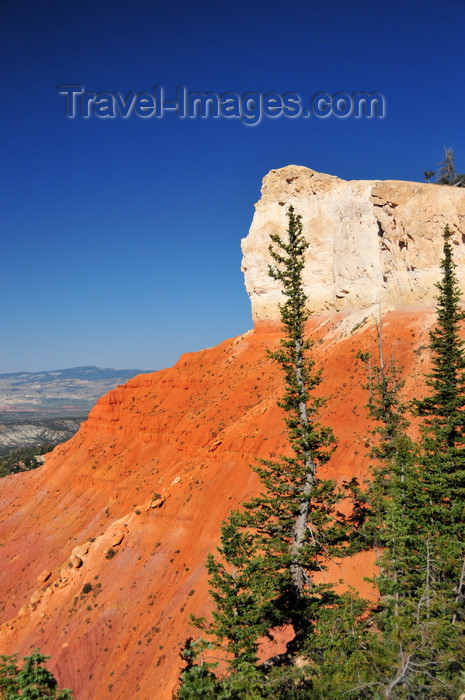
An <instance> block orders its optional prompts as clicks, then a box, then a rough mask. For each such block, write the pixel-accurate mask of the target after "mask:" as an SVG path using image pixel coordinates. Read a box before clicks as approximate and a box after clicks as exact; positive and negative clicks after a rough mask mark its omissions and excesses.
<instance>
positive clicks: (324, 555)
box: [179, 207, 363, 699]
mask: <svg viewBox="0 0 465 700" xmlns="http://www.w3.org/2000/svg"><path fill="white" fill-rule="evenodd" d="M288 219H289V225H288V230H287V239H286V240H282V239H281V237H280V236H278V235H272V236H271V240H272V244H271V245H270V253H271V256H272V259H273V261H274V263H275V264H274V266H271V267H270V270H269V273H270V275H271V276H272V277H273V278H274V279H276V280H277V281H278V282H280V284H281V289H282V292H283V295H284V297H285V302H284V303H283V304H282V305H280V314H281V322H282V326H283V331H284V337H283V339H282V340H281V342H280V347H279V349H278V350H276V351H273V352H269V355H270V357H272V358H273V359H274V360H275V361H277V362H278V363H279V364H280V365H281V368H282V370H283V373H284V380H285V393H284V396H283V397H282V399H281V400H280V401H279V402H278V405H279V406H280V407H281V408H282V409H283V410H284V412H285V423H286V426H287V429H288V438H289V444H290V451H291V455H283V456H281V457H280V458H279V459H277V460H260V462H259V463H258V465H257V466H255V467H254V469H255V471H256V472H257V473H258V475H259V477H260V480H261V483H262V489H263V490H262V493H261V494H260V495H259V496H257V497H256V498H254V499H252V500H251V501H249V502H247V503H245V504H243V508H242V509H241V511H236V512H233V513H232V514H231V515H230V517H229V519H228V520H227V521H226V522H225V523H224V524H223V527H222V535H221V547H220V548H219V555H220V556H219V557H213V556H210V557H209V559H208V571H209V574H210V586H211V594H212V597H213V600H214V603H215V606H216V609H215V610H214V612H213V622H212V623H211V624H209V625H207V624H206V623H205V621H201V620H197V621H196V622H197V625H198V626H201V627H202V626H203V628H204V630H205V631H206V633H207V634H209V635H211V636H212V637H213V638H214V640H215V641H214V644H215V645H216V646H217V647H218V648H222V649H224V650H225V651H227V652H228V653H229V662H228V665H227V670H226V676H225V677H224V678H223V681H222V685H221V687H222V689H223V692H226V688H229V690H228V691H227V692H230V693H231V694H229V695H228V694H225V695H220V694H218V693H219V690H218V687H217V688H216V691H215V692H216V693H217V694H218V697H231V698H232V697H238V698H246V697H249V695H247V694H246V693H248V692H250V687H251V686H253V687H255V684H256V682H257V673H258V674H259V678H260V679H261V680H260V684H259V685H260V688H261V691H260V692H258V691H255V695H253V694H252V695H250V697H253V698H260V697H273V698H279V697H283V698H289V699H290V698H292V697H310V696H309V695H308V693H309V692H310V688H311V687H313V684H314V683H313V681H314V679H315V677H317V675H318V671H317V666H318V664H324V662H325V658H326V657H325V654H326V649H325V644H324V643H323V640H322V638H321V636H318V634H317V633H315V630H316V626H317V624H318V621H319V620H322V621H324V625H326V628H327V629H328V630H329V629H330V628H331V629H332V632H331V633H334V625H332V623H331V619H333V618H334V619H335V618H336V617H337V615H338V608H339V607H340V606H343V605H344V604H345V603H346V602H347V598H348V597H347V596H340V595H337V594H336V593H335V591H334V587H333V585H331V584H328V583H323V582H321V573H322V572H323V571H324V569H325V568H326V565H327V563H328V562H329V561H330V560H331V559H333V558H334V557H336V556H341V555H342V554H344V553H345V547H346V542H347V532H348V523H347V521H346V518H345V517H344V516H343V515H342V514H341V513H339V512H338V510H337V504H338V503H339V501H340V500H341V499H342V498H343V495H344V494H343V493H342V492H341V491H340V490H339V489H338V488H337V487H336V485H335V483H334V482H333V481H332V480H327V479H321V478H320V477H319V475H318V469H319V467H320V466H321V465H322V464H324V463H326V462H327V460H328V459H329V457H330V455H331V452H332V449H333V444H334V437H333V434H332V432H331V430H330V429H329V428H326V427H323V426H321V425H320V424H319V423H318V421H317V418H316V416H317V413H318V410H319V408H320V407H321V406H322V404H323V403H324V401H323V399H321V398H317V397H315V396H314V395H313V393H312V392H313V390H314V389H315V388H316V387H317V386H318V385H319V384H320V382H321V373H320V371H319V370H316V369H315V366H314V361H313V360H312V359H311V357H309V351H310V350H311V343H310V342H309V341H308V340H306V339H305V323H306V321H307V319H308V311H307V309H306V301H307V298H306V296H305V293H304V291H303V284H302V270H303V267H304V253H305V250H306V248H307V246H308V243H307V242H306V240H305V238H304V237H303V234H302V223H301V218H300V217H299V216H297V215H295V213H294V209H293V207H290V208H289V210H288ZM315 574H317V577H315ZM349 597H350V598H351V600H353V596H349ZM358 607H359V611H360V605H359V606H358ZM362 607H363V606H362ZM284 625H287V626H290V627H291V628H292V629H293V631H294V636H293V638H292V640H291V641H290V642H289V643H288V645H287V648H286V651H285V652H283V653H282V654H278V655H276V656H275V657H273V658H272V659H269V660H268V661H266V662H264V663H262V664H258V644H259V641H260V640H261V639H263V638H264V637H265V636H269V637H272V634H273V630H274V629H275V628H277V627H282V626H284ZM324 625H323V626H324ZM331 625H332V627H331ZM342 641H343V640H342ZM335 646H339V647H340V646H341V639H340V638H338V637H333V641H332V642H331V643H329V644H328V649H331V650H332V651H333V652H334V648H335ZM298 656H306V657H307V658H308V662H307V664H305V665H304V666H303V667H302V668H298V667H297V666H296V665H295V661H296V659H297V657H298ZM283 666H284V668H283ZM278 667H280V668H278ZM198 674H199V670H198V668H196V669H194V668H193V666H192V664H191V665H190V667H189V668H188V669H186V670H185V671H184V673H183V674H182V685H181V689H180V692H179V697H180V698H188V697H190V696H189V694H188V693H189V692H190V688H191V687H192V683H193V682H197V681H198ZM234 684H236V690H235V691H233V690H232V685H234ZM237 684H239V686H238V685H237ZM237 688H242V690H237ZM280 688H281V690H280ZM235 692H236V693H238V694H234V693H235ZM315 692H316V691H315ZM322 692H323V691H322ZM281 693H282V694H281ZM315 697H320V695H318V696H316V695H315ZM321 697H324V694H323V695H321ZM334 697H336V696H334Z"/></svg>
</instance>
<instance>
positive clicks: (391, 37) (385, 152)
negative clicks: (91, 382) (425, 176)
mask: <svg viewBox="0 0 465 700" xmlns="http://www.w3.org/2000/svg"><path fill="white" fill-rule="evenodd" d="M0 27H1V29H0V31H1V41H0V69H1V71H2V106H1V125H2V128H1V135H0V138H1V141H2V150H1V153H2V184H1V190H0V198H1V205H2V216H1V224H0V229H1V233H0V235H1V256H0V294H1V300H2V304H1V308H2V311H3V313H2V323H1V334H2V336H1V337H2V342H1V344H0V372H13V371H19V370H29V371H36V370H43V369H56V368H63V367H70V366H74V365H90V364H96V365H99V366H111V367H119V368H123V367H131V368H134V367H138V368H141V369H150V368H152V369H159V368H162V367H166V366H169V365H171V364H173V363H174V362H175V361H176V360H177V358H178V357H179V355H180V354H181V353H183V352H191V351H195V350H198V349H201V348H203V347H208V346H211V345H215V344H216V343H218V342H220V341H221V340H223V339H224V338H227V337H231V336H235V335H238V334H240V333H243V332H245V331H246V330H248V329H249V328H251V326H252V323H251V314H250V304H249V300H248V297H247V295H246V292H245V289H244V284H243V277H242V274H241V272H240V263H241V252H240V239H241V238H243V237H244V236H245V235H246V234H247V231H248V228H249V226H250V223H251V220H252V216H253V204H254V203H255V202H256V201H257V200H258V199H259V196H260V186H261V180H262V178H263V177H264V175H265V174H266V173H267V172H268V171H269V170H270V169H272V168H279V167H282V166H285V165H288V164H291V163H297V164H300V165H306V166H308V167H311V168H313V169H315V170H318V171H321V172H326V173H331V174H333V175H337V176H339V177H342V178H345V179H396V180H421V179H422V173H423V171H424V170H427V169H433V170H434V169H435V167H436V166H437V163H438V162H439V161H440V159H441V155H442V152H443V148H444V146H448V147H453V148H454V150H455V154H456V165H457V170H458V171H460V172H465V137H464V114H465V82H464V60H465V48H464V47H465V43H464V41H463V30H464V28H465V3H464V2H463V0H445V2H443V3H438V2H437V1H436V0H435V1H434V2H432V1H431V0H421V2H420V1H418V0H409V2H405V0H403V1H402V2H401V1H400V0H389V2H386V1H385V0H377V1H376V2H373V1H372V2H365V1H364V2H362V1H361V0H358V1H357V0H354V1H353V2H350V3H348V2H347V0H326V2H324V3H323V2H321V1H320V0H319V1H318V2H314V1H313V0H306V1H302V2H300V1H294V0H289V1H288V2H286V3H284V2H282V0H279V2H277V1H275V0H267V2H262V1H261V0H260V1H257V2H254V1H253V0H249V1H248V2H242V1H241V0H239V1H237V2H234V3H232V2H221V1H220V0H216V1H215V2H207V1H204V0H196V2H190V1H186V0H184V1H183V2H181V1H176V0H171V1H170V2H165V1H164V0H162V1H160V2H154V1H152V2H149V1H148V0H132V2H128V1H125V2H122V1H120V0H99V1H98V2H96V1H95V0H73V1H72V2H71V1H66V2H63V0H41V1H40V2H37V0H2V2H1V5H0ZM71 84H77V85H82V86H83V87H84V88H85V89H86V90H87V91H89V92H95V93H102V92H110V93H116V92H119V93H122V94H123V95H126V94H127V93H129V92H136V93H139V92H149V93H150V92H153V89H154V86H155V85H163V86H164V88H165V91H166V93H167V94H168V96H169V95H170V94H171V95H172V96H173V97H174V95H175V91H176V87H177V86H178V85H185V86H186V87H187V88H188V89H189V90H190V91H199V92H207V91H211V92H216V93H219V94H222V93H225V92H228V91H230V92H235V93H237V94H239V95H243V94H244V93H247V92H252V91H255V92H260V93H262V94H265V93H268V92H274V93H279V94H284V93H287V92H295V93H297V94H299V95H300V96H301V97H302V100H303V101H307V102H309V101H310V98H311V97H312V96H313V95H314V94H316V93H319V92H326V93H329V94H333V93H336V92H344V93H349V94H351V93H353V92H357V91H367V92H380V93H382V94H383V96H384V97H385V100H386V105H387V110H386V117H385V118H384V119H373V120H366V119H361V120H355V119H352V118H347V119H337V118H335V117H330V118H328V119H317V118H310V119H299V118H297V119H292V118H287V117H284V116H283V117H280V118H278V119H271V118H265V119H263V120H262V122H261V123H260V124H258V125H256V126H246V125H244V124H243V123H242V122H241V120H237V119H229V120H228V119H211V118H210V119H205V120H202V119H184V120H183V119H179V118H177V117H176V115H175V114H166V115H165V116H164V118H163V119H153V118H149V119H142V118H139V117H137V116H136V115H135V114H133V115H132V116H131V117H130V118H128V119H122V118H116V119H99V118H96V117H95V116H93V117H91V118H89V119H82V118H76V119H67V118H66V114H65V98H64V96H62V95H59V94H58V92H57V86H59V85H71Z"/></svg>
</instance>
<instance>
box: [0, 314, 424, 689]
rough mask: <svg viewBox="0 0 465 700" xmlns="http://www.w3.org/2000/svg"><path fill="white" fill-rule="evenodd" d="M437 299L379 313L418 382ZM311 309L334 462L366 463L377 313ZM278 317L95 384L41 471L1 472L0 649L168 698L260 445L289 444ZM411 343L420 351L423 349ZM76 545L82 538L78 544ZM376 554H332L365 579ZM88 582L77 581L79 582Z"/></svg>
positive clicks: (339, 472)
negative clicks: (98, 389)
mask: <svg viewBox="0 0 465 700" xmlns="http://www.w3.org/2000/svg"><path fill="white" fill-rule="evenodd" d="M432 320H433V315H432V313H431V311H430V310H426V311H416V312H413V311H405V312H399V311H397V312H392V313H389V314H387V315H386V317H385V319H384V339H385V345H386V350H385V351H386V353H390V352H392V351H393V350H394V351H395V355H396V358H397V359H398V361H399V363H400V364H401V365H402V366H404V367H405V377H406V379H407V384H406V391H407V392H408V393H409V394H413V393H415V394H416V393H418V389H419V386H420V385H421V376H422V372H423V368H424V367H425V366H426V362H427V360H426V354H427V351H426V349H425V347H424V346H426V345H427V333H426V330H427V329H426V327H427V326H429V325H430V324H431V322H432ZM355 326H356V324H355V323H354V321H353V318H352V317H351V316H348V315H344V314H332V315H328V316H319V317H315V318H313V319H312V320H311V321H310V323H309V332H310V333H311V335H312V337H313V338H315V340H316V344H315V350H314V353H315V357H316V360H317V363H318V365H319V366H320V365H321V366H322V367H323V371H324V382H323V385H322V387H321V391H322V393H323V394H324V395H326V396H329V395H330V396H331V399H330V400H329V401H328V403H327V405H326V407H325V409H324V410H323V412H322V416H321V418H322V420H323V422H326V423H329V424H330V425H331V426H332V427H333V429H334V431H335V433H336V436H337V438H338V448H337V450H336V452H335V454H334V457H333V459H332V461H331V462H330V464H329V465H327V466H326V467H325V473H326V474H329V475H332V476H334V477H335V478H337V479H339V480H342V479H348V478H350V477H352V476H353V475H354V474H355V475H358V476H363V475H364V474H366V472H367V464H368V462H367V459H366V456H365V455H366V452H367V445H368V443H367V439H369V435H368V423H367V420H366V411H365V409H364V405H365V403H366V399H367V396H366V392H365V391H364V390H363V389H362V388H361V383H362V382H364V381H365V373H364V367H363V366H362V363H361V362H360V361H356V359H355V354H356V352H357V350H363V351H366V350H371V351H372V352H376V349H375V346H376V341H375V332H374V327H373V324H372V322H371V321H370V319H367V320H366V321H365V322H364V323H363V324H362V325H361V326H360V327H358V328H356V327H355ZM278 338H279V331H278V330H277V328H276V327H272V326H265V325H258V326H257V327H256V329H255V330H254V331H253V332H252V331H251V332H249V333H246V334H245V335H243V336H240V337H239V338H236V339H232V340H227V341H224V342H223V343H221V344H220V345H218V346H217V347H215V348H211V349H209V350H204V351H202V352H198V353H195V354H188V355H183V356H182V357H181V359H180V360H179V362H178V363H177V364H176V365H175V366H174V367H172V368H171V369H167V370H163V371H160V372H155V373H153V374H151V375H141V376H139V377H136V378H134V379H133V380H131V381H130V382H128V383H127V384H126V385H124V386H122V387H118V388H117V389H115V390H114V391H111V392H110V393H109V394H108V395H107V396H105V397H103V398H102V399H100V401H99V402H98V403H97V405H96V407H95V408H94V410H93V411H92V413H91V415H90V417H89V419H88V420H87V422H86V423H85V424H83V426H82V428H81V430H80V431H79V432H78V433H77V434H76V435H75V436H74V438H72V439H71V440H70V441H69V442H67V443H66V444H64V445H61V446H59V447H58V448H56V449H55V450H54V452H53V453H52V454H51V455H50V456H49V457H48V458H47V460H46V462H45V464H44V466H43V467H41V468H39V469H38V470H36V471H35V472H29V473H23V474H20V475H15V476H12V477H7V478H5V479H2V480H1V481H0V491H1V496H0V506H1V507H0V514H1V515H0V543H1V546H0V555H1V566H0V593H1V596H0V601H1V603H0V615H1V617H0V620H1V626H0V653H13V652H18V653H19V654H20V655H22V654H27V653H29V652H30V650H31V649H32V648H33V647H36V646H38V647H40V649H41V650H42V651H43V653H46V654H51V655H52V659H51V661H50V664H49V666H50V668H51V670H53V671H54V672H55V674H56V675H57V677H58V678H59V681H60V684H62V685H64V686H68V687H71V688H73V689H74V692H75V695H74V697H75V699H76V700H102V699H103V698H115V699H116V700H117V699H123V698H124V699H125V700H127V699H128V698H135V699H141V700H154V699H156V700H165V699H166V700H168V698H170V697H171V693H172V690H173V688H174V687H175V685H176V679H177V675H178V669H179V656H178V655H179V649H180V646H181V645H182V643H183V641H184V640H185V638H186V637H187V636H189V634H192V630H191V628H189V625H188V617H189V614H190V613H195V614H206V613H208V610H209V607H210V601H209V597H208V594H207V582H206V575H205V570H204V563H205V558H206V555H207V553H208V552H209V551H212V550H213V549H214V547H215V546H216V544H217V542H218V537H219V531H220V523H221V521H222V520H223V519H224V518H225V517H226V515H227V514H228V512H229V510H230V509H231V508H232V507H235V506H237V505H238V504H239V503H240V502H241V501H243V500H244V499H246V498H248V497H250V496H251V495H253V494H254V493H255V492H256V489H257V477H256V476H255V474H254V473H253V472H252V471H251V469H250V464H251V463H252V462H253V460H254V458H255V457H256V456H259V457H269V456H270V455H272V454H275V453H276V454H279V453H280V452H281V451H283V450H284V451H285V450H287V443H286V431H285V427H284V423H283V421H282V412H281V410H280V409H279V408H277V406H276V404H275V402H276V399H277V398H278V396H279V393H280V387H281V381H282V380H281V376H280V372H279V368H277V366H276V365H275V363H274V362H273V361H272V360H270V359H268V358H267V356H266V353H265V348H266V347H270V348H272V347H273V346H275V344H276V343H277V341H278ZM415 350H416V352H414V351H415ZM73 550H74V551H73ZM372 567H373V565H372V557H371V556H368V555H360V556H359V557H358V558H357V560H356V561H352V562H351V563H347V564H346V565H345V567H344V569H338V570H337V572H336V573H335V575H337V576H338V577H339V576H343V577H344V579H345V580H346V581H347V582H348V583H351V584H354V585H356V586H358V587H359V588H360V590H361V591H362V592H364V593H367V592H369V589H368V587H367V584H366V583H364V582H363V581H362V577H363V576H364V575H367V574H369V573H370V572H371V571H372ZM86 583H87V584H90V586H91V587H92V588H91V589H90V588H89V586H87V587H86V588H85V589H84V590H86V591H87V592H83V586H84V584H86Z"/></svg>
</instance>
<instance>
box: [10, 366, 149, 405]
mask: <svg viewBox="0 0 465 700" xmlns="http://www.w3.org/2000/svg"><path fill="white" fill-rule="evenodd" d="M151 371H152V370H141V369H112V368H109V367H106V368H103V369H102V368H100V367H96V366H93V365H86V366H83V367H70V368H66V369H57V370H47V371H42V372H27V371H24V372H8V373H4V374H0V412H2V411H6V412H10V411H15V412H16V411H34V412H41V413H45V414H49V413H50V412H54V413H56V412H59V413H61V412H63V411H64V412H65V413H66V412H68V411H70V410H78V411H80V412H88V411H89V410H90V409H91V408H92V406H93V405H94V404H95V402H96V401H97V399H99V398H100V396H103V395H104V394H106V393H107V392H108V391H110V390H111V389H114V388H115V387H116V386H118V384H125V383H126V382H127V381H128V380H129V379H132V377H134V376H136V375H137V374H148V373H150V372H151Z"/></svg>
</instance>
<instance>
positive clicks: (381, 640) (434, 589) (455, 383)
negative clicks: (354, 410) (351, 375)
mask: <svg viewBox="0 0 465 700" xmlns="http://www.w3.org/2000/svg"><path fill="white" fill-rule="evenodd" d="M450 237H451V234H450V232H449V229H448V228H447V227H446V229H445V231H444V259H443V260H442V263H441V268H442V272H443V274H442V279H441V281H440V282H439V283H438V285H437V287H438V289H439V295H438V297H437V316H438V322H437V325H436V327H435V328H434V329H433V330H432V331H431V333H430V347H431V351H432V365H433V368H432V372H431V373H430V374H429V375H428V376H427V385H428V386H429V387H430V393H429V395H428V396H427V397H426V398H425V399H422V400H417V401H416V402H415V405H416V408H417V411H418V413H420V415H423V416H424V417H425V420H424V424H423V429H422V438H421V440H420V444H419V445H418V446H417V447H415V446H414V445H413V443H412V441H411V440H410V439H409V438H408V436H407V434H406V432H405V429H406V422H405V419H404V417H403V410H402V404H401V403H400V401H399V399H398V391H399V389H400V388H401V386H400V385H399V383H398V381H397V380H396V374H395V373H394V374H393V373H392V371H390V372H386V371H385V367H384V363H383V359H382V353H380V365H379V367H378V368H377V369H376V371H375V376H376V377H377V380H376V381H375V382H374V383H373V391H372V398H371V402H370V404H371V405H370V412H371V415H372V417H374V418H376V419H377V420H378V421H380V423H379V427H378V428H377V432H378V434H379V436H380V443H379V445H378V447H377V448H375V450H374V451H373V456H374V457H376V458H377V459H378V461H379V462H378V466H377V467H375V469H374V478H373V482H372V484H371V486H370V488H369V490H368V494H367V500H368V503H369V509H368V513H369V516H370V517H369V518H368V526H365V528H364V531H365V532H366V533H368V537H367V543H368V544H370V545H373V544H374V545H376V546H379V547H381V548H382V549H381V554H380V556H379V557H378V562H377V563H378V566H379V574H378V575H377V576H376V577H375V578H374V582H375V583H376V585H377V587H378V591H379V594H380V601H379V606H378V608H377V610H376V611H375V614H374V615H373V620H374V626H375V628H376V629H377V630H378V633H379V634H378V637H377V638H375V640H374V641H375V643H374V646H373V645H372V647H371V654H372V657H373V674H374V675H373V677H372V679H371V681H370V685H371V686H372V687H376V683H378V687H379V689H380V692H381V693H382V697H385V698H391V697H392V698H416V697H418V698H428V697H430V698H445V699H446V698H447V699H449V698H450V700H452V699H454V700H455V699H456V698H457V697H458V695H459V693H460V692H461V691H463V689H464V681H463V672H464V670H465V664H464V662H463V658H464V654H465V646H464V639H465V637H464V632H465V626H464V625H465V620H464V615H463V584H464V575H465V574H464V571H465V566H464V535H465V533H464V503H465V480H464V475H465V472H464V462H465V452H464V442H465V425H464V413H463V409H464V405H465V373H464V368H465V363H464V352H463V342H462V341H461V339H460V334H459V330H460V323H461V321H462V320H463V318H464V314H463V312H462V310H461V308H460V304H459V301H460V291H459V288H458V283H457V279H456V276H455V272H454V263H453V256H452V246H451V242H450ZM391 370H392V368H391ZM371 641H372V642H373V639H372V640H371Z"/></svg>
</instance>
